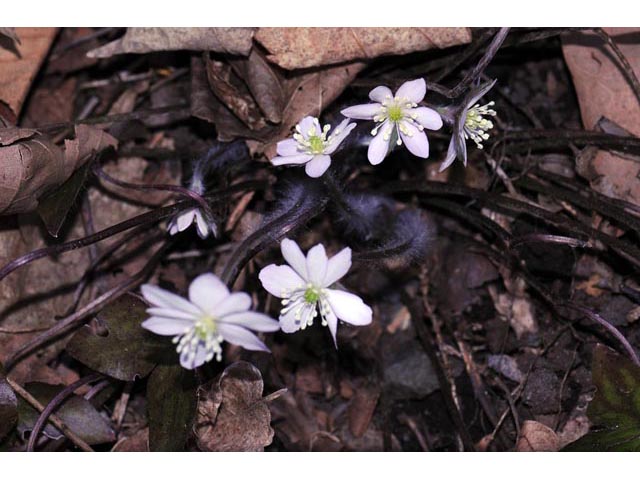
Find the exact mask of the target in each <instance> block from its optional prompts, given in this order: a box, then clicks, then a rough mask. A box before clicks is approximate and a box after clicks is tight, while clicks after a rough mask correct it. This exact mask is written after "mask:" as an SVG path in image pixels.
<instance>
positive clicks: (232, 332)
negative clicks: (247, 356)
mask: <svg viewBox="0 0 640 480" xmlns="http://www.w3.org/2000/svg"><path fill="white" fill-rule="evenodd" d="M218 333H220V335H222V338H223V339H224V340H225V341H227V342H229V343H232V344H234V345H239V346H241V347H242V348H244V349H246V350H258V351H263V352H269V351H270V350H269V348H268V347H267V346H266V345H265V344H264V343H263V342H262V340H260V339H259V338H258V337H256V336H255V335H254V334H253V333H251V332H250V331H249V330H247V329H246V328H244V327H240V326H238V325H230V324H228V323H219V324H218Z"/></svg>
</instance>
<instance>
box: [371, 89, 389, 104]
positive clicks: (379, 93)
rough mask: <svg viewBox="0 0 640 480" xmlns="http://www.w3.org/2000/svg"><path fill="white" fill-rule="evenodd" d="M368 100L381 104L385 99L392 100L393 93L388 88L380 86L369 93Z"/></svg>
mask: <svg viewBox="0 0 640 480" xmlns="http://www.w3.org/2000/svg"><path fill="white" fill-rule="evenodd" d="M369 98H370V99H371V100H373V101H374V102H379V103H382V102H384V101H385V100H386V99H387V98H393V92H392V91H391V89H390V88H389V87H385V86H384V85H381V86H379V87H376V88H374V89H373V90H371V91H370V92H369Z"/></svg>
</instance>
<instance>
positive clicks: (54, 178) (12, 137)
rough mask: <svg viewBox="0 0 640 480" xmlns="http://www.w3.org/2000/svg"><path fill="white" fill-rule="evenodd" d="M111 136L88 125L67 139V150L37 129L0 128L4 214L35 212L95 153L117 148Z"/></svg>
mask: <svg viewBox="0 0 640 480" xmlns="http://www.w3.org/2000/svg"><path fill="white" fill-rule="evenodd" d="M116 145H117V142H116V140H115V139H114V138H113V137H111V136H110V135H109V134H107V133H105V132H103V131H102V130H98V129H96V128H93V127H89V126H86V125H78V126H77V127H76V138H75V139H73V140H65V150H64V151H63V150H62V149H61V148H60V147H58V146H57V145H55V144H54V143H53V142H52V141H51V140H50V139H49V138H48V137H46V136H44V135H40V134H39V133H38V132H37V131H36V130H29V129H24V128H3V129H0V162H2V165H3V170H2V172H1V173H0V215H10V214H13V213H25V212H31V211H33V210H35V209H36V208H37V206H38V201H39V199H40V198H42V197H43V196H45V195H47V194H50V193H51V192H53V191H54V190H55V189H56V188H57V187H59V186H60V185H62V184H63V183H64V182H65V181H66V180H67V179H68V178H69V177H70V176H71V175H72V173H73V172H74V171H75V170H76V169H77V168H79V167H81V166H82V165H83V164H84V163H85V162H86V161H87V160H88V159H89V158H90V157H91V155H93V154H94V153H96V152H98V151H100V150H103V149H105V148H107V147H111V146H113V147H115V146H116Z"/></svg>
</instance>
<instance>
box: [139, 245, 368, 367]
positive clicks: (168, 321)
mask: <svg viewBox="0 0 640 480" xmlns="http://www.w3.org/2000/svg"><path fill="white" fill-rule="evenodd" d="M281 249H282V255H283V257H284V258H285V260H286V261H287V262H288V263H289V265H290V266H289V265H281V266H278V265H269V266H268V267H265V268H263V269H262V271H261V272H260V275H259V277H260V281H261V282H262V285H263V287H264V288H265V289H266V290H267V291H268V292H269V293H271V294H272V295H274V296H276V297H278V298H281V299H282V305H283V308H282V310H281V312H280V318H279V322H277V321H275V320H273V319H272V318H270V317H269V316H267V315H265V314H262V313H258V312H254V311H251V310H250V308H251V297H250V296H249V295H247V294H246V293H244V292H235V293H231V292H229V289H228V288H227V287H226V285H225V284H224V283H222V281H221V280H220V279H219V278H218V277H216V276H215V275H213V274H211V273H205V274H203V275H200V276H198V277H196V278H195V279H194V280H193V282H191V285H190V286H189V298H188V299H185V298H183V297H180V296H179V295H176V294H174V293H171V292H169V291H167V290H164V289H162V288H159V287H157V286H155V285H150V284H146V285H143V286H142V287H141V291H142V295H143V297H144V299H145V300H146V301H147V302H148V303H149V304H150V305H151V307H150V308H148V309H147V313H148V314H149V315H150V317H149V318H148V319H147V320H145V321H144V322H143V323H142V326H143V327H144V328H146V329H147V330H150V331H152V332H153V333H155V334H158V335H166V336H171V337H173V342H174V343H175V344H176V345H177V348H176V350H177V352H178V353H179V354H180V364H181V365H182V366H183V367H184V368H187V369H193V368H197V367H199V366H201V365H202V364H204V363H205V362H209V361H211V360H213V359H214V358H215V359H216V360H217V361H220V360H221V359H222V342H224V341H226V342H229V343H232V344H234V345H239V346H241V347H243V348H246V349H247V350H258V351H266V352H268V351H269V349H268V348H267V346H266V345H265V344H264V343H263V342H262V341H261V340H260V339H259V338H258V337H257V336H256V335H255V334H254V333H253V332H252V331H255V332H275V331H277V330H280V329H282V331H283V332H285V333H293V332H296V331H297V330H300V329H305V328H306V327H309V326H311V325H312V324H313V320H314V319H315V318H316V317H317V316H318V313H319V314H320V318H321V319H322V324H323V325H324V326H328V327H329V330H330V332H331V335H332V336H333V340H334V343H335V344H336V346H337V343H336V331H337V328H338V319H340V320H342V321H344V322H347V323H350V324H352V325H368V324H369V323H371V318H372V311H371V308H369V307H368V306H367V305H365V304H364V302H363V301H362V300H361V299H360V297H358V296H356V295H354V294H352V293H349V292H346V291H344V290H339V289H337V288H335V283H336V282H337V281H338V280H340V279H341V278H342V277H344V276H345V275H346V274H347V272H348V271H349V268H351V249H350V248H345V249H343V250H342V251H341V252H339V253H338V254H337V255H335V256H333V257H332V258H330V259H329V258H327V254H326V252H325V249H324V247H323V246H322V245H316V246H315V247H313V248H312V249H311V250H310V251H309V253H308V255H307V256H306V257H305V256H304V254H303V253H302V251H301V250H300V247H298V245H297V244H296V243H295V242H294V241H293V240H288V239H285V240H283V241H282V244H281Z"/></svg>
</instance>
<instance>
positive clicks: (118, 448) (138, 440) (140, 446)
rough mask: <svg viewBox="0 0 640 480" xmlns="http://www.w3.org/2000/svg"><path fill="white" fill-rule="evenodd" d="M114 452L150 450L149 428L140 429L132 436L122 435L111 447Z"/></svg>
mask: <svg viewBox="0 0 640 480" xmlns="http://www.w3.org/2000/svg"><path fill="white" fill-rule="evenodd" d="M111 451H112V452H148V451H149V428H143V429H142V430H138V431H137V432H136V433H134V434H133V435H131V436H128V437H122V438H121V439H120V440H118V442H117V443H116V444H115V445H114V446H113V448H112V449H111Z"/></svg>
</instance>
